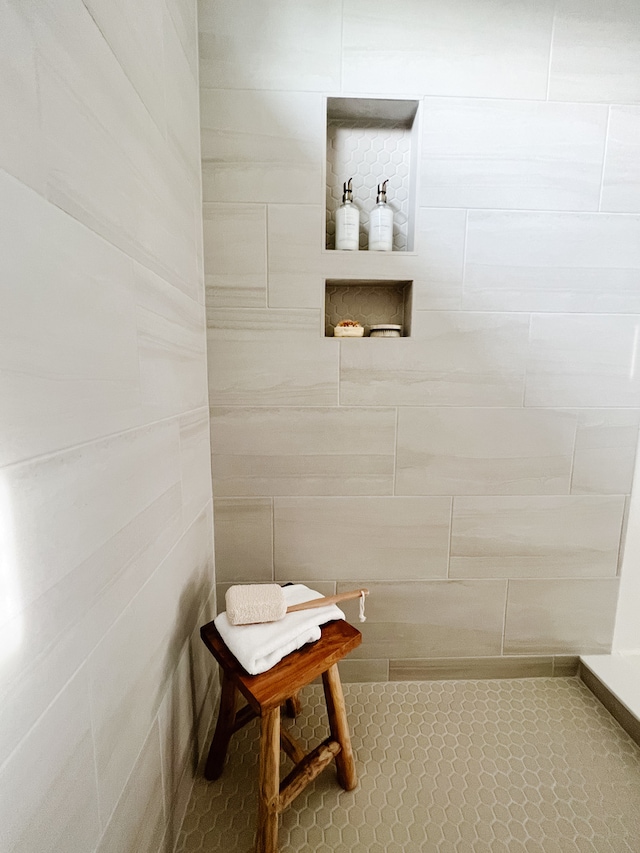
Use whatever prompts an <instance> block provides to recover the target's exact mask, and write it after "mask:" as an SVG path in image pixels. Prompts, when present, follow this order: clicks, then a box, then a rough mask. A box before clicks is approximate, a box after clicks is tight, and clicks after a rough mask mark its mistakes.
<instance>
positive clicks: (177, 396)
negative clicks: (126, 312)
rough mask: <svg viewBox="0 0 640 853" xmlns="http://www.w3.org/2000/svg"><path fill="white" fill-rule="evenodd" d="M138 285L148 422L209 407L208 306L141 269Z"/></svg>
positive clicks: (136, 276)
mask: <svg viewBox="0 0 640 853" xmlns="http://www.w3.org/2000/svg"><path fill="white" fill-rule="evenodd" d="M134 281H135V295H136V302H137V305H136V323H137V332H138V351H139V362H140V366H139V372H140V395H141V400H142V407H143V412H144V417H145V420H155V419H157V418H163V417H169V416H171V415H176V414H180V413H182V412H186V411H190V410H192V409H197V408H201V407H203V406H206V405H207V371H206V361H205V360H206V342H205V338H204V332H205V324H206V318H205V308H204V306H203V305H201V304H200V302H198V301H196V300H194V299H192V298H191V297H190V296H187V295H186V294H185V293H183V292H182V291H181V290H179V289H178V288H176V287H172V286H171V285H169V284H167V283H166V282H165V281H164V280H163V279H162V278H160V277H159V276H158V275H156V274H155V273H153V272H151V271H150V270H148V269H146V268H145V267H143V266H141V265H140V264H134Z"/></svg>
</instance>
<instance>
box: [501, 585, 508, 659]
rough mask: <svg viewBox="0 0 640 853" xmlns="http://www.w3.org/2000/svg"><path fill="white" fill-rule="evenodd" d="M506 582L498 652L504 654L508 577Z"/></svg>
mask: <svg viewBox="0 0 640 853" xmlns="http://www.w3.org/2000/svg"><path fill="white" fill-rule="evenodd" d="M506 580H507V583H506V585H505V590H504V610H503V611H502V637H501V638H500V654H501V655H504V641H505V634H506V632H507V604H508V603H509V586H510V584H511V582H510V580H509V578H507V579H506Z"/></svg>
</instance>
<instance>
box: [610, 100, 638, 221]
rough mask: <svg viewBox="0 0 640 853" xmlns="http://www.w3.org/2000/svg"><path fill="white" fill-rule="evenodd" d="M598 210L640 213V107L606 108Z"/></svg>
mask: <svg viewBox="0 0 640 853" xmlns="http://www.w3.org/2000/svg"><path fill="white" fill-rule="evenodd" d="M610 113H611V114H610V118H609V133H608V139H607V156H606V159H605V164H604V175H603V178H602V206H601V209H602V210H615V211H619V212H621V213H640V107H616V106H612V107H610Z"/></svg>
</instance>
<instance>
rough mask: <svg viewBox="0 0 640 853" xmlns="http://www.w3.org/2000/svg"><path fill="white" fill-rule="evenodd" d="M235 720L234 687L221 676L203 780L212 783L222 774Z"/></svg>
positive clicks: (225, 675) (228, 680) (225, 677)
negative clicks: (218, 698)
mask: <svg viewBox="0 0 640 853" xmlns="http://www.w3.org/2000/svg"><path fill="white" fill-rule="evenodd" d="M235 718H236V686H235V684H234V682H233V681H232V680H231V679H230V678H229V677H228V676H227V674H226V672H224V673H223V676H222V690H221V693H220V709H219V711H218V722H217V723H216V730H215V732H214V735H213V740H212V741H211V746H210V748H209V755H208V756H207V763H206V764H205V768H204V778H205V779H208V780H209V782H212V781H213V780H214V779H218V778H219V777H220V775H221V774H222V768H223V767H224V760H225V758H226V757H227V749H228V747H229V741H230V740H231V735H232V733H233V724H234V722H235Z"/></svg>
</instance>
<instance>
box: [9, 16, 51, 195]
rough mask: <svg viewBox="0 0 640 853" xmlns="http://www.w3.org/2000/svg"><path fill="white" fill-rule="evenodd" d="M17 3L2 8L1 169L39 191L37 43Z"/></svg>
mask: <svg viewBox="0 0 640 853" xmlns="http://www.w3.org/2000/svg"><path fill="white" fill-rule="evenodd" d="M16 5H17V4H12V3H7V2H4V3H3V4H2V6H1V7H0V33H2V36H3V38H2V50H0V103H2V122H0V166H1V167H2V168H3V169H6V170H7V172H9V173H10V174H12V175H14V176H15V177H16V178H19V179H20V180H21V181H24V182H25V183H26V184H28V185H29V186H31V187H33V188H34V189H36V190H38V191H40V192H41V191H42V189H43V187H44V180H45V164H44V156H43V151H42V134H41V131H40V121H39V115H38V86H37V70H36V51H35V43H34V40H33V37H32V33H31V32H30V29H29V26H28V25H27V22H26V21H25V20H24V18H23V15H22V14H21V11H20V9H19V8H16Z"/></svg>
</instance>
